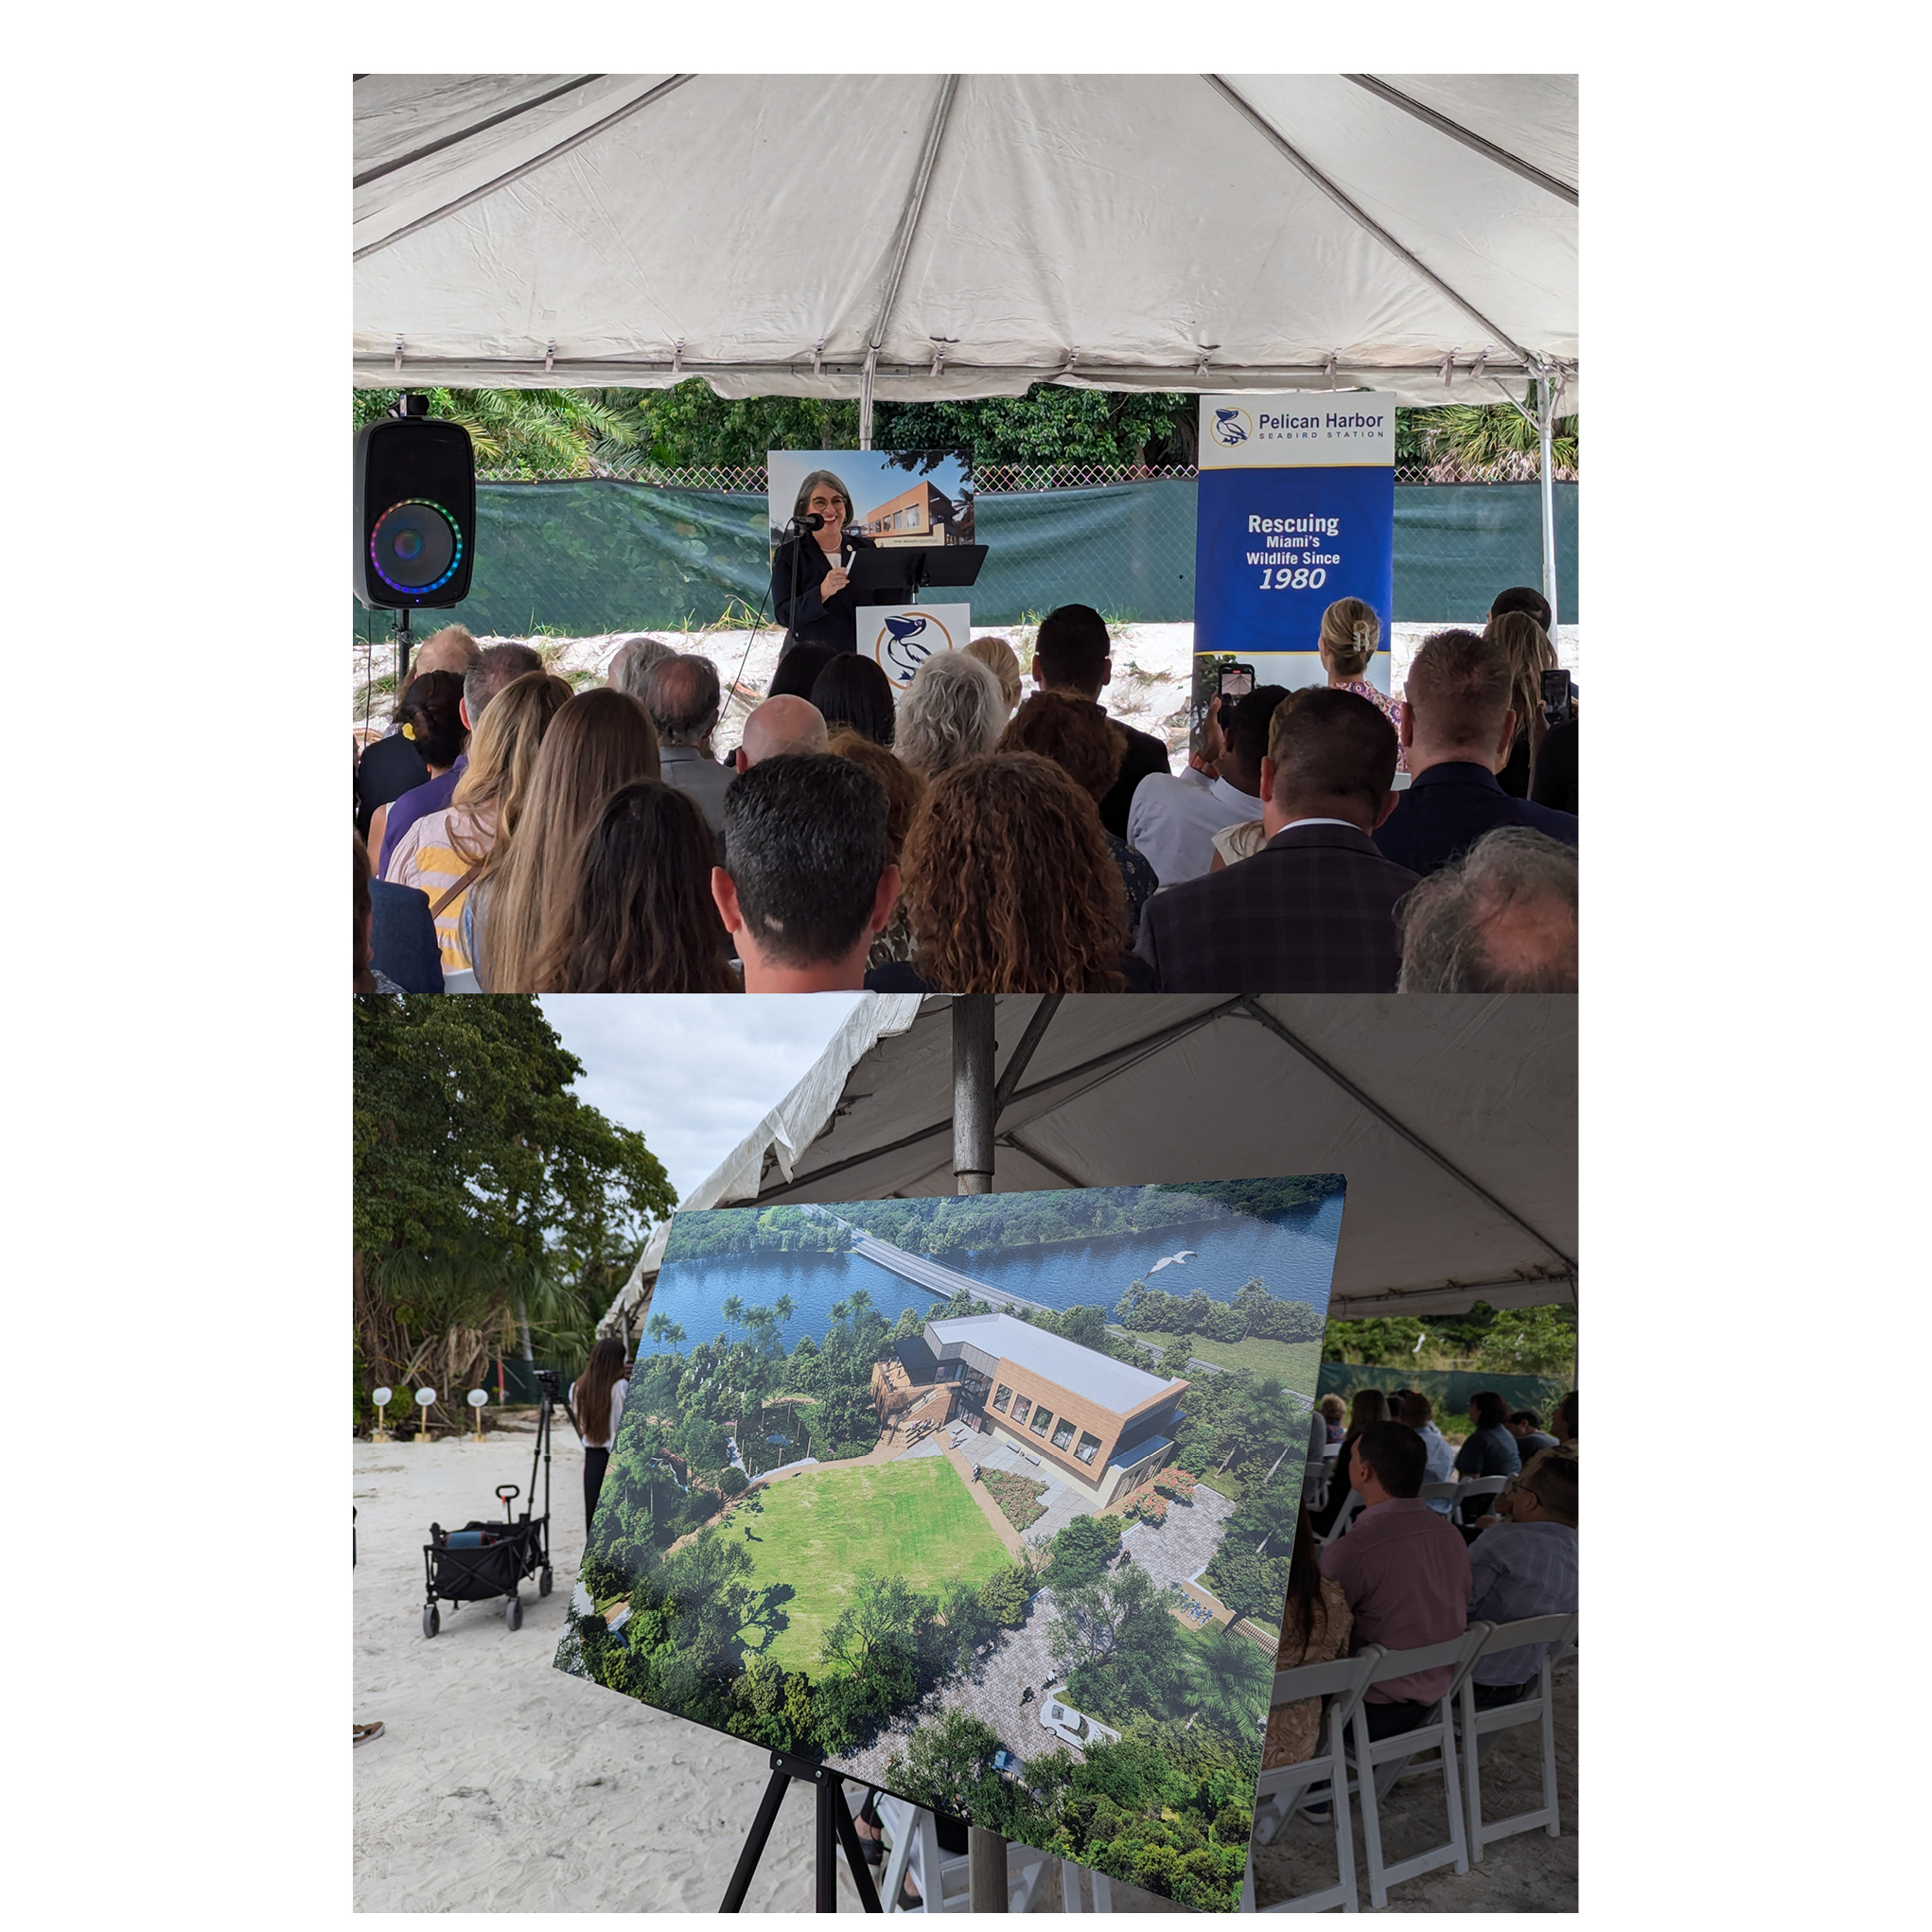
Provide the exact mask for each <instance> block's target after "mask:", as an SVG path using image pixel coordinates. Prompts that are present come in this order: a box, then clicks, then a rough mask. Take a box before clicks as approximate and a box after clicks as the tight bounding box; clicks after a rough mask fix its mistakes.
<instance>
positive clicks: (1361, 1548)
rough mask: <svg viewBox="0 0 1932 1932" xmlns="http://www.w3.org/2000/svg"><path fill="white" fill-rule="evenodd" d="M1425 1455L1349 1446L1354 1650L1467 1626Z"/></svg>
mask: <svg viewBox="0 0 1932 1932" xmlns="http://www.w3.org/2000/svg"><path fill="white" fill-rule="evenodd" d="M1358 702H1360V700H1358ZM1425 1461H1426V1454H1425V1451H1424V1449H1423V1447H1422V1438H1421V1437H1420V1436H1419V1435H1417V1434H1416V1433H1415V1431H1414V1430H1413V1429H1411V1428H1409V1427H1408V1425H1407V1424H1406V1423H1401V1422H1371V1423H1370V1424H1369V1425H1368V1427H1367V1428H1366V1429H1364V1430H1363V1431H1361V1434H1360V1435H1359V1436H1357V1437H1356V1439H1355V1443H1354V1446H1353V1447H1352V1448H1351V1449H1350V1450H1349V1477H1348V1480H1349V1483H1350V1484H1351V1486H1352V1487H1353V1488H1354V1489H1355V1490H1356V1491H1357V1492H1358V1494H1360V1496H1361V1500H1362V1508H1361V1511H1360V1513H1359V1514H1358V1515H1357V1516H1356V1518H1355V1520H1354V1521H1353V1522H1352V1523H1350V1524H1349V1526H1348V1534H1347V1535H1346V1536H1344V1537H1342V1538H1341V1539H1340V1540H1339V1541H1338V1542H1333V1543H1330V1544H1328V1546H1327V1547H1326V1549H1324V1550H1323V1552H1322V1574H1323V1575H1324V1576H1332V1577H1333V1578H1334V1579H1335V1581H1336V1582H1337V1583H1339V1584H1340V1585H1341V1586H1342V1589H1343V1591H1344V1594H1345V1595H1346V1597H1347V1599H1348V1607H1349V1609H1350V1610H1351V1611H1353V1612H1354V1615H1355V1630H1354V1635H1353V1640H1352V1642H1350V1645H1349V1651H1350V1654H1351V1655H1353V1654H1355V1653H1356V1652H1358V1651H1361V1649H1363V1648H1364V1647H1365V1646H1366V1645H1368V1644H1371V1643H1379V1644H1380V1645H1381V1646H1382V1647H1383V1648H1384V1649H1385V1650H1419V1649H1422V1648H1423V1647H1425V1646H1426V1645H1428V1644H1431V1643H1445V1642H1448V1641H1449V1639H1450V1638H1452V1637H1460V1636H1461V1635H1462V1634H1463V1631H1464V1630H1465V1629H1466V1628H1467V1624H1468V1607H1469V1552H1468V1546H1467V1544H1466V1543H1465V1542H1464V1541H1463V1538H1462V1537H1460V1536H1459V1535H1458V1534H1457V1533H1456V1531H1455V1530H1454V1528H1453V1527H1452V1526H1451V1525H1449V1523H1446V1522H1445V1521H1443V1519H1442V1518H1441V1517H1439V1516H1436V1515H1434V1514H1432V1513H1431V1511H1430V1510H1429V1509H1428V1507H1427V1506H1426V1505H1425V1504H1424V1503H1423V1502H1421V1500H1420V1499H1419V1497H1418V1495H1417V1492H1418V1491H1419V1490H1420V1489H1421V1487H1422V1481H1423V1477H1422V1471H1423V1467H1424V1464H1425ZM1454 1675H1455V1673H1454V1671H1453V1670H1452V1669H1451V1668H1449V1666H1447V1665H1445V1666H1440V1667H1438V1668H1437V1669H1435V1670H1428V1671H1418V1672H1415V1673H1414V1675H1412V1676H1409V1677H1391V1678H1390V1679H1389V1680H1388V1681H1387V1682H1386V1683H1380V1684H1377V1685H1375V1686H1374V1687H1373V1688H1372V1689H1371V1690H1370V1691H1369V1692H1368V1693H1367V1695H1366V1696H1365V1698H1364V1699H1363V1704H1362V1714H1363V1716H1364V1717H1365V1718H1366V1719H1367V1723H1368V1734H1369V1736H1370V1737H1371V1738H1383V1737H1396V1736H1399V1735H1400V1734H1401V1733H1402V1732H1403V1731H1405V1730H1414V1729H1415V1727H1416V1726H1417V1725H1419V1724H1422V1723H1425V1722H1427V1720H1428V1717H1429V1712H1430V1709H1431V1706H1432V1705H1434V1704H1435V1703H1437V1702H1438V1701H1439V1700H1440V1699H1441V1698H1442V1697H1443V1696H1444V1695H1445V1694H1446V1693H1447V1692H1448V1690H1449V1680H1450V1678H1451V1677H1453V1676H1454Z"/></svg>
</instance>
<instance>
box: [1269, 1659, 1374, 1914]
mask: <svg viewBox="0 0 1932 1932" xmlns="http://www.w3.org/2000/svg"><path fill="white" fill-rule="evenodd" d="M1382 1656H1383V1652H1382V1648H1381V1646H1380V1645H1379V1644H1378V1643H1371V1644H1370V1645H1369V1646H1368V1647H1367V1648H1366V1649H1365V1650H1363V1651H1362V1653H1361V1656H1360V1657H1345V1658H1343V1659H1341V1660H1338V1661H1336V1662H1334V1663H1307V1664H1303V1665H1301V1666H1300V1667H1299V1668H1298V1669H1295V1670H1284V1671H1276V1672H1275V1674H1274V1694H1273V1697H1272V1698H1271V1699H1270V1701H1271V1703H1274V1704H1298V1703H1300V1702H1301V1701H1302V1699H1303V1698H1305V1697H1326V1698H1327V1699H1328V1708H1327V1709H1326V1711H1325V1712H1323V1713H1322V1730H1321V1733H1320V1737H1319V1739H1318V1742H1317V1746H1316V1750H1315V1755H1314V1756H1313V1757H1311V1758H1308V1759H1305V1760H1304V1761H1303V1762H1302V1763H1301V1764H1298V1765H1277V1766H1276V1767H1275V1768H1274V1769H1273V1770H1267V1771H1263V1772H1262V1773H1261V1776H1260V1778H1259V1779H1258V1780H1257V1782H1256V1786H1255V1841H1256V1843H1258V1844H1263V1845H1272V1844H1273V1842H1274V1840H1275V1839H1276V1838H1277V1837H1278V1836H1279V1835H1281V1830H1282V1827H1283V1826H1284V1825H1286V1824H1287V1822H1288V1821H1289V1819H1290V1818H1292V1817H1293V1816H1294V1814H1295V1813H1296V1812H1297V1811H1298V1810H1300V1809H1301V1807H1302V1806H1303V1805H1305V1804H1307V1803H1308V1802H1309V1794H1310V1791H1311V1789H1312V1787H1314V1786H1316V1785H1319V1784H1325V1785H1326V1787H1327V1791H1328V1800H1329V1810H1330V1812H1331V1814H1332V1818H1333V1823H1334V1826H1335V1863H1336V1867H1337V1872H1338V1877H1337V1882H1336V1883H1335V1884H1334V1885H1330V1886H1325V1887H1324V1888H1322V1889H1321V1890H1319V1891H1310V1892H1303V1893H1301V1894H1300V1895H1299V1896H1298V1897H1295V1898H1291V1899H1285V1900H1283V1901H1282V1902H1281V1903H1280V1904H1279V1905H1273V1906H1269V1907H1268V1908H1267V1909H1268V1910H1269V1911H1271V1912H1326V1911H1330V1910H1332V1909H1333V1908H1334V1907H1335V1906H1341V1907H1342V1909H1343V1910H1344V1912H1356V1911H1360V1910H1361V1905H1360V1904H1359V1902H1358V1901H1357V1898H1356V1891H1355V1843H1354V1840H1353V1838H1352V1837H1351V1836H1350V1835H1349V1830H1348V1757H1347V1750H1346V1739H1347V1735H1348V1720H1349V1718H1350V1717H1351V1716H1353V1715H1354V1713H1355V1707H1356V1706H1357V1705H1358V1704H1359V1703H1360V1702H1361V1695H1362V1693H1363V1692H1364V1691H1366V1690H1367V1689H1368V1687H1369V1681H1370V1678H1371V1677H1372V1676H1373V1674H1374V1672H1375V1668H1376V1665H1377V1664H1378V1663H1379V1662H1380V1661H1381V1659H1382ZM1240 1908H1241V1910H1242V1911H1244V1912H1252V1911H1254V1910H1256V1905H1255V1856H1254V1853H1253V1852H1252V1851H1250V1853H1249V1854H1248V1870H1247V1873H1246V1875H1245V1876H1244V1877H1243V1879H1242V1880H1241V1907H1240Z"/></svg>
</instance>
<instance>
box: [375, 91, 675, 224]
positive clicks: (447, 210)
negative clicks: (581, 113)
mask: <svg viewBox="0 0 1932 1932" xmlns="http://www.w3.org/2000/svg"><path fill="white" fill-rule="evenodd" d="M696 78H697V77H696V76H695V75H694V74H674V75H672V77H671V78H670V79H668V80H660V81H659V82H658V84H657V85H656V86H655V87H650V88H646V89H645V90H644V92H643V93H642V94H641V95H639V96H638V97H637V98H636V99H635V100H630V101H626V102H625V103H624V106H622V107H621V108H618V109H617V110H616V111H615V112H614V113H611V114H606V115H605V116H604V118H603V119H602V120H601V121H593V122H592V123H591V124H590V125H589V126H588V128H585V129H583V130H582V131H581V132H578V133H575V134H571V136H569V138H568V139H566V140H562V141H559V142H558V143H557V144H556V146H555V147H553V148H546V149H544V151H543V152H542V153H541V154H537V155H534V156H532V158H531V159H530V160H528V161H525V162H522V163H520V164H518V166H517V167H513V168H511V169H510V170H509V171H508V172H507V173H505V174H500V175H498V177H497V178H496V180H495V181H486V182H485V183H484V184H483V186H482V187H480V188H472V189H470V191H469V192H468V193H467V194H466V195H459V196H458V197H457V198H456V199H455V201H453V202H448V203H447V204H446V205H445V206H443V207H441V208H434V209H431V210H430V213H429V214H427V215H422V216H418V217H417V219H416V220H413V221H409V222H405V223H404V225H403V226H402V227H400V228H398V229H397V230H396V231H395V233H394V234H393V235H385V236H383V237H382V238H381V239H380V240H379V241H370V242H365V243H364V244H363V245H362V246H361V247H360V248H359V249H357V250H356V252H355V253H354V254H353V255H351V256H350V257H349V259H350V260H351V261H361V260H362V259H363V258H364V256H366V255H374V254H376V253H377V251H378V249H384V248H389V247H392V246H394V245H395V243H396V242H398V241H401V240H402V239H404V237H407V236H411V235H414V234H417V233H418V232H419V231H421V230H422V229H425V228H428V227H430V226H431V225H432V224H433V223H435V222H438V221H442V220H447V219H448V217H449V216H451V215H456V214H460V213H461V212H462V211H463V210H464V209H465V208H467V207H469V206H470V205H471V204H472V203H474V202H480V201H482V200H483V198H484V197H485V196H487V195H493V194H495V193H496V192H497V191H498V189H500V188H506V187H508V186H509V185H510V184H511V183H512V182H518V181H521V180H522V179H523V177H524V176H525V175H526V174H534V173H535V172H536V169H537V168H539V167H544V166H545V165H546V164H547V163H549V162H552V161H555V160H556V159H558V157H559V156H561V155H565V154H568V153H569V152H570V151H571V149H572V148H581V147H582V146H583V144H584V143H585V142H586V141H589V140H592V139H594V138H595V137H596V136H597V135H599V134H602V133H605V132H607V131H608V130H609V129H611V128H614V127H615V126H616V125H617V124H618V122H619V121H621V120H624V119H625V118H627V117H628V116H629V115H631V114H636V113H637V112H638V110H639V109H640V108H645V107H649V106H650V104H651V103H652V102H653V101H654V100H661V99H662V98H663V97H665V96H666V95H667V94H670V93H672V92H674V91H675V90H676V89H677V88H679V87H682V86H683V85H684V83H685V82H686V81H687V80H694V79H696Z"/></svg>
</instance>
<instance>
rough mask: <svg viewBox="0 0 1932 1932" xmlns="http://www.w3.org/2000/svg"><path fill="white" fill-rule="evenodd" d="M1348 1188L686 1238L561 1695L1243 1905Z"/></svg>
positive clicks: (684, 1226) (736, 1215)
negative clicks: (605, 1696)
mask: <svg viewBox="0 0 1932 1932" xmlns="http://www.w3.org/2000/svg"><path fill="white" fill-rule="evenodd" d="M1343 1191H1344V1182H1343V1179H1342V1177H1341V1176H1340V1175H1333V1174H1322V1175H1306V1176H1298V1177H1294V1178H1290V1179H1278V1180H1259V1181H1256V1180H1250V1181H1233V1182H1204V1183H1193V1184H1188V1185H1185V1186H1146V1187H1110V1188H1090V1189H1077V1190H1066V1191H1053V1192H1043V1193H1024V1194H994V1195H983V1196H976V1197H963V1198H935V1199H924V1200H910V1201H897V1200H895V1201H869V1202H855V1203H846V1204H840V1205H811V1206H780V1207H766V1208H748V1207H747V1208H722V1209H712V1210H709V1211H704V1212H694V1213H688V1214H680V1215H678V1216H677V1217H676V1220H675V1221H674V1222H673V1225H672V1229H671V1236H670V1240H669V1245H668V1246H667V1248H666V1251H665V1256H664V1261H663V1266H662V1272H661V1273H659V1277H658V1284H657V1289H656V1291H655V1293H654V1295H653V1298H652V1302H651V1306H650V1311H649V1315H648V1318H647V1323H646V1327H645V1330H644V1333H643V1335H642V1336H641V1338H639V1341H638V1354H637V1361H636V1364H635V1367H634V1368H633V1370H632V1373H631V1379H630V1390H629V1394H628V1396H627V1398H626V1400H625V1403H624V1417H623V1421H622V1423H621V1425H620V1427H619V1431H618V1434H617V1439H616V1442H615V1444H614V1445H613V1448H612V1452H611V1458H610V1467H609V1472H608V1475H607V1476H606V1481H605V1484H604V1489H603V1493H602V1497H601V1500H600V1502H599V1503H598V1508H597V1516H596V1520H595V1522H594V1524H593V1525H592V1529H591V1535H590V1537H589V1542H588V1548H587V1550H586V1552H585V1555H584V1561H583V1565H582V1569H581V1572H580V1580H579V1583H578V1586H577V1589H576V1590H575V1592H574V1594H573V1597H572V1600H571V1609H570V1615H569V1619H568V1622H567V1624H566V1628H565V1636H564V1640H563V1642H562V1645H561V1647H560V1648H559V1650H558V1653H557V1660H556V1661H557V1665H558V1668H560V1669H562V1670H566V1671H569V1672H571V1674H572V1675H574V1676H577V1677H588V1678H590V1679H592V1680H593V1681H595V1682H597V1683H600V1684H603V1685H605V1686H606V1687H607V1688H608V1689H611V1690H614V1691H619V1692H622V1693H624V1695H628V1696H632V1697H637V1698H639V1699H641V1700H642V1701H643V1702H645V1703H648V1704H653V1705H656V1706H658V1707H659V1708H661V1709H663V1710H666V1711H670V1712H676V1714H678V1715H679V1716H682V1717H687V1718H690V1719H691V1720H692V1721H693V1722H694V1723H697V1724H704V1725H709V1726H711V1727H712V1728H714V1729H716V1730H723V1731H727V1732H729V1733H731V1734H732V1735H734V1736H739V1737H744V1738H746V1739H748V1740H750V1741H752V1742H754V1743H757V1744H759V1745H762V1746H767V1747H770V1748H776V1749H780V1750H784V1751H789V1752H793V1753H796V1754H799V1755H802V1756H806V1757H811V1758H815V1759H821V1758H822V1759H824V1760H827V1761H829V1762H830V1763H832V1764H834V1765H836V1766H837V1768H838V1769H839V1770H841V1771H843V1772H845V1773H846V1774H847V1775H849V1776H851V1777H852V1778H855V1779H861V1780H864V1781H865V1782H867V1783H870V1784H873V1785H876V1786H878V1787H879V1788H881V1789H883V1790H885V1791H887V1792H891V1793H893V1794H896V1795H898V1796H901V1797H904V1798H907V1799H910V1800H913V1801H914V1802H916V1803H918V1804H922V1805H927V1806H931V1807H933V1808H935V1809H937V1810H940V1811H942V1812H945V1813H947V1814H950V1815H951V1816H953V1817H956V1818H966V1819H968V1820H969V1821H971V1822H975V1823H978V1824H981V1825H985V1826H987V1827H989V1828H991V1829H992V1830H996V1831H998V1832H1000V1833H1001V1834H1003V1835H1005V1836H1007V1837H1008V1838H1010V1839H1014V1840H1017V1841H1019V1842H1022V1843H1025V1844H1028V1845H1032V1846H1036V1847H1039V1848H1041V1849H1045V1850H1054V1851H1057V1852H1058V1853H1060V1854H1061V1855H1063V1856H1071V1857H1073V1858H1075V1859H1077V1860H1078V1861H1079V1862H1080V1863H1082V1864H1084V1865H1087V1866H1089V1867H1091V1868H1093V1869H1095V1870H1097V1871H1105V1872H1107V1873H1109V1874H1110V1875H1113V1876H1117V1877H1120V1878H1123V1879H1127V1880H1131V1881H1133V1882H1134V1883H1137V1884H1140V1885H1144V1886H1149V1887H1150V1888H1152V1889H1154V1890H1156V1891H1159V1892H1161V1893H1162V1894H1163V1895H1165V1896H1168V1897H1171V1898H1173V1899H1175V1900H1176V1901H1177V1902H1179V1903H1181V1904H1184V1905H1188V1906H1196V1907H1200V1908H1204V1909H1209V1910H1234V1909H1235V1908H1236V1906H1237V1905H1238V1894H1239V1888H1240V1879H1241V1871H1242V1866H1243V1861H1244V1859H1245V1857H1246V1853H1247V1845H1248V1837H1249V1831H1250V1818H1251V1815H1252V1811H1253V1805H1254V1793H1255V1783H1256V1776H1257V1774H1258V1772H1259V1769H1260V1764H1261V1745H1262V1736H1263V1732H1264V1730H1265V1728H1266V1724H1267V1717H1268V1705H1269V1694H1270V1690H1271V1687H1272V1683H1273V1674H1274V1654H1275V1647H1276V1642H1277V1640H1278V1636H1279V1631H1280V1625H1281V1617H1282V1611H1283V1606H1284V1600H1285V1597H1286V1592H1287V1585H1288V1566H1289V1554H1290V1550H1291V1543H1292V1537H1293V1529H1294V1521H1295V1512H1296V1509H1297V1506H1298V1504H1299V1502H1300V1499H1301V1494H1302V1469H1303V1464H1304V1461H1305V1458H1306V1454H1307V1448H1308V1431H1309V1421H1310V1415H1311V1411H1312V1407H1313V1401H1314V1396H1315V1392H1316V1383H1317V1379H1318V1376H1319V1372H1320V1363H1321V1353H1322V1335H1323V1330H1324V1327H1325V1325H1326V1311H1327V1303H1328V1291H1329V1283H1330V1278H1331V1275H1332V1273H1333V1267H1334V1256H1335V1242H1336V1238H1337V1236H1338V1234H1339V1232H1340V1229H1341V1221H1342V1208H1343ZM747 1822H748V1820H747Z"/></svg>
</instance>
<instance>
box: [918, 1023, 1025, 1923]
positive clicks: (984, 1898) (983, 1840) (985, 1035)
mask: <svg viewBox="0 0 1932 1932" xmlns="http://www.w3.org/2000/svg"><path fill="white" fill-rule="evenodd" d="M994 1051H995V1044H994V1040H993V1031H992V993H990V992H962V993H956V994H955V995H954V996H953V1180H954V1185H955V1186H957V1189H958V1191H959V1192H960V1193H961V1194H991V1193H992V1130H993V1118H994V1114H993V1107H994V1092H995V1089H994V1086H993V1079H992V1062H993V1054H994ZM966 1850H967V1859H968V1863H967V1868H966V1878H967V1896H968V1904H969V1905H970V1906H971V1907H972V1909H973V1910H974V1911H975V1912H1003V1911H1005V1910H1006V1909H1007V1841H1006V1840H1005V1839H1004V1838H1003V1837H1001V1836H1000V1835H999V1834H998V1833H997V1832H990V1831H987V1830H985V1829H984V1828H983V1827H982V1826H979V1825H975V1824H971V1823H969V1824H968V1826H967V1828H966ZM937 1903H938V1901H937V1900H935V1901H933V1904H935V1905H937Z"/></svg>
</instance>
